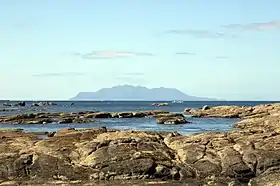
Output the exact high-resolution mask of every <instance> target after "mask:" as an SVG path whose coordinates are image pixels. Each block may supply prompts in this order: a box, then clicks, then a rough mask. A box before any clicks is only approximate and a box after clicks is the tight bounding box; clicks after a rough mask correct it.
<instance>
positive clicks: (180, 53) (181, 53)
mask: <svg viewBox="0 0 280 186" xmlns="http://www.w3.org/2000/svg"><path fill="white" fill-rule="evenodd" d="M175 54H176V55H190V56H195V55H196V53H192V52H176V53H175Z"/></svg>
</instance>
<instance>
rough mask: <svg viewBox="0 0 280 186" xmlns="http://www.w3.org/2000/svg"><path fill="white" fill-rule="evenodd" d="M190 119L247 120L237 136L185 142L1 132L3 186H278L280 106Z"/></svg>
mask: <svg viewBox="0 0 280 186" xmlns="http://www.w3.org/2000/svg"><path fill="white" fill-rule="evenodd" d="M157 112H159V111H157ZM129 113H130V112H129ZM150 113H152V111H150ZM185 113H186V114H190V115H192V116H193V117H226V118H228V117H229V118H242V119H243V120H242V121H240V122H238V123H235V125H234V126H236V127H238V128H239V129H238V130H232V131H230V132H204V133H199V134H188V135H180V134H178V133H176V132H174V133H168V132H142V131H130V130H113V129H107V128H105V127H103V128H96V129H83V130H77V129H71V128H69V129H62V130H59V131H57V132H53V133H47V132H46V133H27V132H24V131H21V130H16V131H14V130H2V131H1V130H0V185H1V184H2V185H5V184H6V185H8V184H9V183H12V184H14V185H16V184H21V185H36V184H38V185H39V184H40V185H42V184H51V185H55V184H66V185H70V184H75V185H94V184H96V185H102V184H105V183H107V184H108V183H109V185H123V184H125V185H129V184H131V185H146V184H145V183H151V184H153V185H194V186H195V185H213V186H214V185H219V186H223V185H225V186H226V185H227V186H239V185H249V186H266V185H267V186H268V185H271V186H273V185H280V104H273V105H259V106H255V107H236V106H219V107H212V108H211V107H204V108H203V109H198V110H192V109H186V110H185ZM86 114H88V115H92V116H93V117H88V119H96V118H98V117H104V116H105V115H106V114H105V113H103V115H98V116H97V115H96V112H87V113H86V112H84V113H77V114H74V115H75V116H76V115H83V116H85V115H86ZM99 114H100V113H99ZM166 114H167V115H168V114H170V113H168V112H163V113H156V114H155V113H154V114H148V115H145V116H143V115H141V114H140V115H141V117H150V116H152V117H156V118H163V117H166V116H167V115H166ZM62 115H63V114H62ZM140 115H139V117H140ZM48 116H50V117H51V113H50V115H48ZM106 116H107V115H106ZM110 116H111V117H112V113H110ZM128 116H129V117H130V116H131V115H128V114H127V113H126V114H116V117H128ZM132 116H135V117H136V115H135V114H134V115H133V114H132ZM5 117H7V116H5ZM9 117H11V116H9ZM32 117H34V116H32ZM36 117H37V116H35V118H36ZM55 117H58V116H57V115H56V116H55ZM59 117H61V116H59ZM169 117H170V115H169ZM172 117H173V118H174V117H181V116H180V115H178V116H176V115H172ZM172 117H170V118H172ZM61 118H63V117H61ZM61 118H60V119H61ZM5 119H7V118H3V117H2V118H1V121H2V122H3V120H5ZM26 119H28V120H29V119H30V118H24V119H21V120H24V121H25V120H26ZM31 119H34V118H31ZM5 122H7V121H5ZM167 123H168V122H167ZM171 123H172V122H171ZM41 135H45V136H47V137H45V138H41V137H40V136H41ZM10 185H11V184H10Z"/></svg>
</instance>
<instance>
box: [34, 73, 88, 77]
mask: <svg viewBox="0 0 280 186" xmlns="http://www.w3.org/2000/svg"><path fill="white" fill-rule="evenodd" d="M82 75H85V73H80V72H61V73H44V74H34V75H32V76H33V77H62V76H63V77H65V76H82Z"/></svg>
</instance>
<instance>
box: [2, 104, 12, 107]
mask: <svg viewBox="0 0 280 186" xmlns="http://www.w3.org/2000/svg"><path fill="white" fill-rule="evenodd" d="M3 106H4V107H11V106H12V104H10V103H3Z"/></svg>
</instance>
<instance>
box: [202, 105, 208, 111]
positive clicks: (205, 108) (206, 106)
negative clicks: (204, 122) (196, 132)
mask: <svg viewBox="0 0 280 186" xmlns="http://www.w3.org/2000/svg"><path fill="white" fill-rule="evenodd" d="M208 109H210V107H209V106H208V105H204V106H203V107H202V108H201V110H208Z"/></svg>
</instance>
